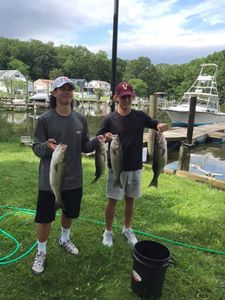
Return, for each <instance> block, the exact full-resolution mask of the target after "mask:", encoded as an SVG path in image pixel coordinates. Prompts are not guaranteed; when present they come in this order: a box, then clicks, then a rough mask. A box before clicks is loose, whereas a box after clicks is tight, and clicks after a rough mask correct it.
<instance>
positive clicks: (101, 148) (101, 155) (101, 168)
mask: <svg viewBox="0 0 225 300" xmlns="http://www.w3.org/2000/svg"><path fill="white" fill-rule="evenodd" d="M106 160H107V159H106V149H105V142H103V141H98V143H97V146H96V149H95V179H94V180H93V181H92V182H91V183H94V182H96V181H97V180H98V179H99V177H100V176H102V175H103V174H104V173H105V169H106Z"/></svg>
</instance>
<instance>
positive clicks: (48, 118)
mask: <svg viewBox="0 0 225 300" xmlns="http://www.w3.org/2000/svg"><path fill="white" fill-rule="evenodd" d="M49 138H52V139H55V140H56V143H57V144H59V143H62V144H66V145H68V147H67V155H66V175H65V179H64V184H63V190H71V189H76V188H79V187H81V186H82V164H81V152H85V153H87V152H92V151H93V150H94V149H95V147H96V142H97V141H96V139H92V140H90V139H89V135H88V128H87V123H86V120H85V118H84V116H83V115H82V114H80V113H78V112H75V111H73V112H71V114H70V115H69V116H66V117H64V116H61V115H59V114H57V112H56V111H55V110H54V109H51V110H49V111H48V112H46V113H44V114H42V115H41V116H40V117H39V118H38V122H37V126H36V129H35V133H34V143H33V147H32V149H33V151H34V153H35V154H36V155H37V156H38V157H39V158H41V160H40V165H39V189H40V190H45V191H50V190H51V187H50V184H49V168H50V162H51V157H52V151H51V150H50V149H49V148H48V147H47V141H48V139H49Z"/></svg>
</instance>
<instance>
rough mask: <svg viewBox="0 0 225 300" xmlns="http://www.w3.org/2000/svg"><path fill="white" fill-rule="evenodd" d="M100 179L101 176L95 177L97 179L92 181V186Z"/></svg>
mask: <svg viewBox="0 0 225 300" xmlns="http://www.w3.org/2000/svg"><path fill="white" fill-rule="evenodd" d="M99 177H100V176H97V177H95V179H94V180H92V182H91V184H92V183H95V182H97V181H98V179H99Z"/></svg>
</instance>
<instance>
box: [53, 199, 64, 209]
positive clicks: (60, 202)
mask: <svg viewBox="0 0 225 300" xmlns="http://www.w3.org/2000/svg"><path fill="white" fill-rule="evenodd" d="M59 208H61V209H62V210H64V209H65V206H64V203H63V202H62V201H55V211H57V210H58V209H59Z"/></svg>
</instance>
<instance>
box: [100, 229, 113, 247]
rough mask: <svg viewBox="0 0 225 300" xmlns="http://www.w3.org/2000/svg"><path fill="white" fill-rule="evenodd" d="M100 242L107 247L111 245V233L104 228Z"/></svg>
mask: <svg viewBox="0 0 225 300" xmlns="http://www.w3.org/2000/svg"><path fill="white" fill-rule="evenodd" d="M102 244H103V245H104V246H107V247H112V245H113V233H112V231H108V230H106V229H105V231H104V233H103V240H102Z"/></svg>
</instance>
